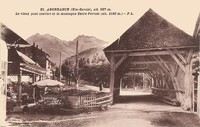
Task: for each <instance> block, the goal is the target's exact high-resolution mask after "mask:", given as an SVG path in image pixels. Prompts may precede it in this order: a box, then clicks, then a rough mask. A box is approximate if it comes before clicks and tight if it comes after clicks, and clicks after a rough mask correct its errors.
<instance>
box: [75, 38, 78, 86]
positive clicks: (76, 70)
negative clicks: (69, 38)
mask: <svg viewBox="0 0 200 127" xmlns="http://www.w3.org/2000/svg"><path fill="white" fill-rule="evenodd" d="M75 59H76V65H75V74H76V89H78V87H79V85H78V79H79V75H78V68H79V66H78V40H77V42H76V57H75Z"/></svg>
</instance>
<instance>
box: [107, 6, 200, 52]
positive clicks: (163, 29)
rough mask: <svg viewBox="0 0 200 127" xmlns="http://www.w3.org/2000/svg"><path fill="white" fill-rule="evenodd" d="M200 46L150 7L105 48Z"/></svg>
mask: <svg viewBox="0 0 200 127" xmlns="http://www.w3.org/2000/svg"><path fill="white" fill-rule="evenodd" d="M189 46H198V44H197V43H195V42H194V40H193V38H192V36H190V35H188V34H186V33H185V32H184V31H182V30H180V29H179V28H177V27H176V26H174V25H173V24H171V23H169V22H168V21H167V20H165V19H164V18H162V17H161V16H159V15H158V14H157V13H155V12H154V11H153V10H152V9H149V10H148V11H147V12H146V13H145V14H144V15H143V16H142V17H141V18H140V19H139V20H138V21H137V22H136V23H135V24H133V25H132V26H131V27H130V28H129V29H128V30H127V31H126V32H125V33H123V34H122V35H121V37H120V38H119V39H117V40H116V41H115V42H113V43H112V44H111V45H110V46H108V47H107V48H105V49H104V51H105V52H107V51H118V50H120V51H121V50H124V51H126V50H133V51H134V50H138V49H141V50H142V49H144V50H146V49H152V48H153V49H154V48H155V49H156V48H162V49H163V48H172V47H173V48H174V47H189Z"/></svg>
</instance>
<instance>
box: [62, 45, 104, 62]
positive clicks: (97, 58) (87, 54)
mask: <svg viewBox="0 0 200 127" xmlns="http://www.w3.org/2000/svg"><path fill="white" fill-rule="evenodd" d="M104 48H105V46H102V47H96V48H89V49H87V50H84V51H82V52H80V53H78V58H79V59H81V58H84V59H85V60H86V61H87V64H90V65H97V64H102V62H103V63H108V60H107V58H106V56H105V54H104V52H103V49H104ZM66 60H67V61H75V55H73V56H71V57H69V58H67V59H66Z"/></svg>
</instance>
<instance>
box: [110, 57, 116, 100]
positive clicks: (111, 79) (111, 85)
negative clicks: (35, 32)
mask: <svg viewBox="0 0 200 127" xmlns="http://www.w3.org/2000/svg"><path fill="white" fill-rule="evenodd" d="M110 63H111V66H110V67H111V70H110V93H111V94H113V93H114V85H115V69H114V67H115V56H114V53H112V54H111V60H110ZM113 96H114V94H113ZM113 99H114V97H113Z"/></svg>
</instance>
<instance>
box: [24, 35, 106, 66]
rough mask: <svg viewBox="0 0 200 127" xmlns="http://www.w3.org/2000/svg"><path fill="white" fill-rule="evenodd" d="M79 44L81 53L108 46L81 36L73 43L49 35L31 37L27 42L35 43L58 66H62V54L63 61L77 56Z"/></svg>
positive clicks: (100, 41) (93, 38)
mask: <svg viewBox="0 0 200 127" xmlns="http://www.w3.org/2000/svg"><path fill="white" fill-rule="evenodd" d="M77 41H78V42H79V49H78V51H79V52H83V51H85V50H88V49H91V48H100V49H101V48H102V47H105V45H108V43H107V42H105V41H102V40H100V39H97V38H96V37H93V36H85V35H79V36H78V37H76V38H75V39H74V40H73V41H65V40H61V39H59V38H57V37H54V36H52V35H49V34H44V35H41V34H39V33H37V34H35V35H32V36H30V37H29V38H28V39H27V42H29V43H30V44H33V43H35V45H38V47H39V48H42V49H43V51H45V52H46V53H48V54H49V55H50V60H51V61H52V62H54V63H56V65H57V66H58V65H59V64H60V52H61V54H62V55H61V59H62V61H63V60H65V59H67V58H69V57H70V56H73V55H74V54H75V48H76V42H77Z"/></svg>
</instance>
